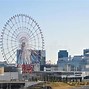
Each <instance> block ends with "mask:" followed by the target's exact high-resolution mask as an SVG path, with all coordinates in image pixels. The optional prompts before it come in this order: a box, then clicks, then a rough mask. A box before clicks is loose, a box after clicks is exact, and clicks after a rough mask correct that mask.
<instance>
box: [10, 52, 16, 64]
mask: <svg viewBox="0 0 89 89" xmlns="http://www.w3.org/2000/svg"><path fill="white" fill-rule="evenodd" d="M16 56H17V53H16V51H15V52H14V56H13V58H12V61H11V63H12V62H13V61H15V58H16Z"/></svg>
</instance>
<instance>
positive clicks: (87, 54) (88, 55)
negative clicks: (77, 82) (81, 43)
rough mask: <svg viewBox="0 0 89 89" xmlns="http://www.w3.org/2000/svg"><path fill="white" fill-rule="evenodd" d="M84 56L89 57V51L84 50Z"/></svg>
mask: <svg viewBox="0 0 89 89" xmlns="http://www.w3.org/2000/svg"><path fill="white" fill-rule="evenodd" d="M83 55H84V56H85V57H89V49H84V50H83Z"/></svg>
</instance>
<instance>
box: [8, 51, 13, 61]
mask: <svg viewBox="0 0 89 89" xmlns="http://www.w3.org/2000/svg"><path fill="white" fill-rule="evenodd" d="M14 52H15V51H14ZM14 52H13V54H11V55H10V56H9V57H8V58H7V60H9V59H10V58H12V56H13V55H14Z"/></svg>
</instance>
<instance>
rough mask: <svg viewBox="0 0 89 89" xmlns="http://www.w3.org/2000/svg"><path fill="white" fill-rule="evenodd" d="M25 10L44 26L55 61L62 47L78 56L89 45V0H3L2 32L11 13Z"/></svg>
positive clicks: (0, 8) (49, 54)
mask: <svg viewBox="0 0 89 89" xmlns="http://www.w3.org/2000/svg"><path fill="white" fill-rule="evenodd" d="M21 13H22V14H27V15H29V16H31V17H32V18H34V19H35V20H36V21H37V23H38V24H39V25H40V27H41V29H42V32H43V35H44V40H45V49H46V56H47V60H51V61H52V63H56V61H57V57H58V51H59V50H60V49H66V50H68V52H69V55H72V56H74V55H81V54H83V49H85V48H89V0H0V31H1V30H2V27H3V26H4V24H5V23H6V21H7V20H8V19H9V18H10V17H11V16H13V15H15V14H21ZM0 54H1V53H0ZM0 59H2V56H1V58H0Z"/></svg>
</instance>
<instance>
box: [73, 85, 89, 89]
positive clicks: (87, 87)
mask: <svg viewBox="0 0 89 89" xmlns="http://www.w3.org/2000/svg"><path fill="white" fill-rule="evenodd" d="M73 89H89V86H82V87H78V88H73Z"/></svg>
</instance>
